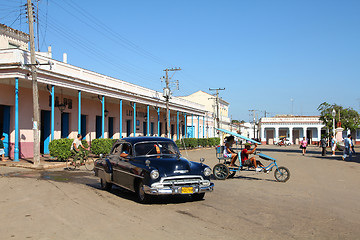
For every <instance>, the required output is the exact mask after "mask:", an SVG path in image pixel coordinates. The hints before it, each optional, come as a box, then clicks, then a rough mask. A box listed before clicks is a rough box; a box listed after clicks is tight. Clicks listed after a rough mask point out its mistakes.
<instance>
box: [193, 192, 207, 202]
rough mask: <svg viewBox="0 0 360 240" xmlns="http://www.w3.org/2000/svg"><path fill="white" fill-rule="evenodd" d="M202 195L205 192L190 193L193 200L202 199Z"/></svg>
mask: <svg viewBox="0 0 360 240" xmlns="http://www.w3.org/2000/svg"><path fill="white" fill-rule="evenodd" d="M204 197H205V193H194V194H193V195H191V198H192V200H193V201H200V200H203V199H204Z"/></svg>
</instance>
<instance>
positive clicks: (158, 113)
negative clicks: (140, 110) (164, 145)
mask: <svg viewBox="0 0 360 240" xmlns="http://www.w3.org/2000/svg"><path fill="white" fill-rule="evenodd" d="M157 115H158V123H157V126H158V136H159V137H161V136H160V108H158V109H157Z"/></svg>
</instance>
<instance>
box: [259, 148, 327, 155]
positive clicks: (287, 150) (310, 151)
mask: <svg viewBox="0 0 360 240" xmlns="http://www.w3.org/2000/svg"><path fill="white" fill-rule="evenodd" d="M259 150H260V152H261V153H265V152H278V153H298V154H299V155H300V156H301V155H302V150H301V149H294V148H286V147H284V148H280V147H279V148H265V149H259ZM320 150H321V149H318V150H315V149H313V148H307V149H306V153H305V155H306V154H321V151H320Z"/></svg>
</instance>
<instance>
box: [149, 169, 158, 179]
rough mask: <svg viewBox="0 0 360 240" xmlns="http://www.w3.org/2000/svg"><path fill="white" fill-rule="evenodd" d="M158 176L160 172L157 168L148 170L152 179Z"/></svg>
mask: <svg viewBox="0 0 360 240" xmlns="http://www.w3.org/2000/svg"><path fill="white" fill-rule="evenodd" d="M159 176H160V174H159V171H158V170H152V171H151V172H150V177H151V178H152V179H157V178H158V177H159Z"/></svg>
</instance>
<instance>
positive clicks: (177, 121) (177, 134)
mask: <svg viewBox="0 0 360 240" xmlns="http://www.w3.org/2000/svg"><path fill="white" fill-rule="evenodd" d="M176 125H177V126H176V139H177V140H179V139H180V131H179V111H177V113H176Z"/></svg>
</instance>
